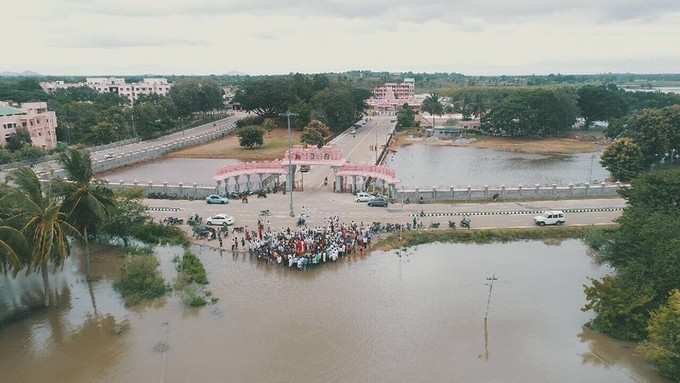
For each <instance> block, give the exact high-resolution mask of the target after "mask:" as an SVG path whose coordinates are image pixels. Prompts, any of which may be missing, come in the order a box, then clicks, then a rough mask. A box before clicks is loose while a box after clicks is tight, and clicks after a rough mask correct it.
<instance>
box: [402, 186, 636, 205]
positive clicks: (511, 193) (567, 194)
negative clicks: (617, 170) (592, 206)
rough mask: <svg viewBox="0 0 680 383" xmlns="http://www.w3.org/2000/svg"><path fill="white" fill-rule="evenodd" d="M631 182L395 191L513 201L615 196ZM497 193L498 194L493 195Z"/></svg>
mask: <svg viewBox="0 0 680 383" xmlns="http://www.w3.org/2000/svg"><path fill="white" fill-rule="evenodd" d="M628 186H629V185H627V184H622V183H620V182H617V183H615V184H612V183H604V182H603V183H600V184H593V185H588V184H585V185H578V186H575V185H573V184H570V185H568V186H557V185H555V184H553V185H547V186H546V185H533V186H526V185H518V186H516V187H507V186H505V185H500V186H495V187H492V186H488V185H484V186H482V187H472V186H466V187H462V188H461V187H454V186H450V187H447V188H443V187H430V188H412V189H411V188H409V189H406V188H401V189H399V188H398V189H397V190H396V193H395V200H396V201H398V202H401V201H408V202H411V203H416V202H419V201H421V202H423V203H431V202H438V201H439V202H441V201H494V200H495V201H513V200H555V199H578V198H603V197H604V198H606V197H616V196H618V195H619V193H618V192H619V190H620V189H622V188H626V187H628ZM494 197H495V198H494Z"/></svg>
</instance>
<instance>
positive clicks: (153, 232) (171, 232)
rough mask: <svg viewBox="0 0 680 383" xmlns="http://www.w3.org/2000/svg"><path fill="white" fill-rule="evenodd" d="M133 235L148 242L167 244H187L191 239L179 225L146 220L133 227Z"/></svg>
mask: <svg viewBox="0 0 680 383" xmlns="http://www.w3.org/2000/svg"><path fill="white" fill-rule="evenodd" d="M132 236H133V237H135V238H137V239H139V240H140V241H142V242H144V243H148V244H158V243H161V244H167V245H180V246H185V245H188V244H189V239H188V238H187V236H186V234H185V233H184V231H182V229H180V228H179V227H177V226H171V225H163V224H160V223H155V222H146V223H144V224H142V225H139V226H135V227H134V228H133V233H132Z"/></svg>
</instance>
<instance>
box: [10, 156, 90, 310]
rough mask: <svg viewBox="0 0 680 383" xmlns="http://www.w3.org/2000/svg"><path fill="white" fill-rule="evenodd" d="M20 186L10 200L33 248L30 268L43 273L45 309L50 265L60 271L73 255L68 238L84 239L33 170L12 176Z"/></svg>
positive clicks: (19, 170)
mask: <svg viewBox="0 0 680 383" xmlns="http://www.w3.org/2000/svg"><path fill="white" fill-rule="evenodd" d="M12 182H13V183H14V184H15V185H16V189H15V190H13V191H12V192H11V193H10V194H9V195H8V196H7V198H8V200H9V201H11V203H12V206H14V213H15V215H14V217H13V219H14V220H15V221H16V222H17V223H18V224H19V225H20V226H21V227H22V232H23V234H24V236H25V237H26V239H27V240H28V242H29V244H30V246H31V256H30V263H29V267H30V268H31V269H33V270H38V269H40V271H41V274H42V278H43V286H44V289H45V305H49V304H50V293H49V274H48V267H49V265H50V264H51V265H54V266H56V267H60V266H62V265H63V263H64V260H65V259H66V258H67V257H68V256H69V254H70V249H71V247H70V245H69V241H68V237H69V236H70V237H74V238H77V239H79V238H81V236H80V233H79V232H78V229H76V228H75V227H73V226H72V225H71V224H70V223H68V221H67V217H66V214H65V213H64V212H63V211H62V210H61V205H60V204H59V202H58V201H57V200H56V199H54V198H53V197H52V196H51V195H49V194H47V195H46V194H44V193H43V191H42V187H41V185H40V181H39V180H38V177H37V176H36V175H35V173H34V172H33V170H32V169H30V168H20V169H17V170H15V171H14V172H12Z"/></svg>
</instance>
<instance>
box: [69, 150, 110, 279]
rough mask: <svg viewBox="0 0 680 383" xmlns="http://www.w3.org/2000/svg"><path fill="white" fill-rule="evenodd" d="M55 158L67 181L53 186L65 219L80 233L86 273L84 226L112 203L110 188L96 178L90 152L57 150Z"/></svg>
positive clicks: (96, 221)
mask: <svg viewBox="0 0 680 383" xmlns="http://www.w3.org/2000/svg"><path fill="white" fill-rule="evenodd" d="M59 162H61V164H62V165H63V166H64V170H65V171H66V174H67V176H68V181H65V182H64V181H61V182H58V183H57V184H56V185H55V190H56V191H57V193H58V194H59V195H61V196H62V197H63V198H64V202H63V205H62V211H63V212H64V213H66V215H67V217H68V220H69V222H70V223H71V224H72V225H73V226H75V227H76V228H78V230H80V232H81V233H82V238H83V240H84V244H85V249H84V250H85V274H86V276H87V277H88V278H89V277H90V251H89V235H88V230H90V229H92V230H95V232H96V229H97V225H98V224H99V223H101V222H102V220H103V219H104V218H105V217H106V216H107V215H108V214H109V211H110V209H111V208H113V207H114V199H113V192H112V191H111V189H109V188H107V187H106V186H104V184H103V183H101V182H99V181H97V180H96V179H95V177H94V171H93V170H92V159H91V158H90V154H89V153H87V152H83V151H79V150H68V151H67V152H64V153H61V155H60V156H59Z"/></svg>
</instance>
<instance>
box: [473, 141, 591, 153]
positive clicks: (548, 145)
mask: <svg viewBox="0 0 680 383" xmlns="http://www.w3.org/2000/svg"><path fill="white" fill-rule="evenodd" d="M470 146H472V147H475V148H480V149H493V150H500V151H504V152H515V153H526V154H547V155H550V154H552V155H568V154H576V153H592V152H594V151H596V150H597V144H596V143H595V142H591V141H583V140H577V139H573V138H537V139H531V138H508V137H483V138H481V139H479V140H477V141H475V142H473V143H471V144H470Z"/></svg>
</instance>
